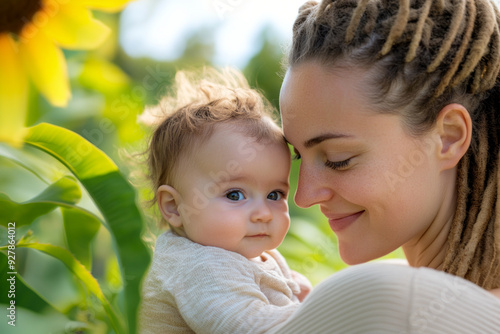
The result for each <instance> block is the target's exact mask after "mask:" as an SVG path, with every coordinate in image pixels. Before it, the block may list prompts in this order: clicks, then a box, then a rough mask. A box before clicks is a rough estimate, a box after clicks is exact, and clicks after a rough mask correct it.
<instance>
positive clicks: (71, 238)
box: [61, 207, 101, 270]
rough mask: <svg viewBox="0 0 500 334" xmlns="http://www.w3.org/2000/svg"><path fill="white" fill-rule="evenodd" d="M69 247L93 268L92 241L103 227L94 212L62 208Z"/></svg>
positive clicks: (88, 266)
mask: <svg viewBox="0 0 500 334" xmlns="http://www.w3.org/2000/svg"><path fill="white" fill-rule="evenodd" d="M61 212H62V216H63V221H64V231H65V233H66V241H67V244H68V248H69V250H70V251H71V253H73V255H74V256H75V257H76V258H77V259H78V261H80V263H81V264H83V265H84V266H85V268H87V270H90V269H91V266H92V256H91V250H90V243H91V241H92V240H93V239H94V237H95V235H96V233H97V231H99V228H100V227H101V222H100V221H99V220H98V219H97V218H96V217H95V216H94V215H92V214H90V213H88V212H86V211H83V210H78V209H74V208H64V207H62V208H61Z"/></svg>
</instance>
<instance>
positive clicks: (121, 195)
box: [25, 123, 150, 333]
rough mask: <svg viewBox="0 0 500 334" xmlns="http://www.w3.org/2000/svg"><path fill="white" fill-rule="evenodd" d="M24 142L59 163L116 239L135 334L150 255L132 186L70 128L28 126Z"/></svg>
mask: <svg viewBox="0 0 500 334" xmlns="http://www.w3.org/2000/svg"><path fill="white" fill-rule="evenodd" d="M25 141H26V143H27V144H29V145H32V146H34V147H37V148H39V149H40V150H43V151H45V152H47V153H48V154H50V155H52V156H53V157H55V158H56V159H58V160H59V161H60V162H62V163H63V164H64V165H65V166H66V167H67V168H68V169H69V170H70V171H71V172H72V173H73V174H74V175H75V176H76V177H77V178H78V180H79V181H80V182H81V183H82V184H83V186H84V187H85V188H86V190H87V192H88V193H89V194H90V196H91V197H92V199H93V200H94V202H95V203H96V205H97V207H98V208H99V210H100V211H101V213H102V215H103V217H104V219H105V221H106V223H107V227H108V228H109V230H110V232H111V235H112V236H113V238H114V240H115V242H116V247H117V251H118V258H119V261H120V265H121V268H122V276H123V280H124V287H125V288H124V289H125V298H126V313H127V315H126V316H127V320H128V325H129V332H130V333H135V331H136V317H137V307H138V305H139V302H140V283H141V279H142V276H143V275H144V273H145V271H146V269H147V267H148V265H149V261H150V254H149V252H148V250H147V248H146V246H145V245H144V243H143V242H142V240H141V232H142V225H143V219H142V216H141V214H140V211H139V209H138V208H137V205H136V203H135V191H134V189H133V188H132V186H131V185H130V184H129V183H128V182H127V181H126V179H125V178H124V177H123V176H122V175H121V174H120V172H119V171H118V167H117V166H116V165H115V164H114V163H113V161H112V160H111V159H110V158H109V157H108V156H106V155H105V154H104V153H103V152H102V151H100V150H99V149H98V148H96V147H95V146H93V145H92V144H91V143H90V142H88V141H87V140H85V139H84V138H82V137H81V136H79V135H77V134H76V133H74V132H72V131H69V130H66V129H64V128H61V127H58V126H55V125H51V124H45V123H42V124H39V125H37V126H34V127H32V128H30V129H29V132H28V135H27V136H26V139H25Z"/></svg>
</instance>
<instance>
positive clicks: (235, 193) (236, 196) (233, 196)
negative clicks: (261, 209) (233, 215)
mask: <svg viewBox="0 0 500 334" xmlns="http://www.w3.org/2000/svg"><path fill="white" fill-rule="evenodd" d="M226 197H227V198H228V199H230V200H231V201H242V200H244V199H245V195H243V193H242V192H241V191H240V190H231V191H230V192H228V193H227V194H226Z"/></svg>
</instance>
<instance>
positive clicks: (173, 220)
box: [156, 184, 182, 227]
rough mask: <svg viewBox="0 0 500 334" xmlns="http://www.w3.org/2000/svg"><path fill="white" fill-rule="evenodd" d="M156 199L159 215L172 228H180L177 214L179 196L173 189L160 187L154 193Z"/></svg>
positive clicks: (179, 219) (180, 223)
mask: <svg viewBox="0 0 500 334" xmlns="http://www.w3.org/2000/svg"><path fill="white" fill-rule="evenodd" d="M156 199H157V202H158V208H159V209H160V212H161V215H162V216H163V218H165V220H166V221H168V222H169V223H170V225H172V226H173V227H181V226H182V220H181V216H180V214H179V204H180V203H179V200H180V195H179V193H178V192H177V190H175V189H174V188H173V187H171V186H169V185H166V184H164V185H161V186H160V187H158V190H157V191H156Z"/></svg>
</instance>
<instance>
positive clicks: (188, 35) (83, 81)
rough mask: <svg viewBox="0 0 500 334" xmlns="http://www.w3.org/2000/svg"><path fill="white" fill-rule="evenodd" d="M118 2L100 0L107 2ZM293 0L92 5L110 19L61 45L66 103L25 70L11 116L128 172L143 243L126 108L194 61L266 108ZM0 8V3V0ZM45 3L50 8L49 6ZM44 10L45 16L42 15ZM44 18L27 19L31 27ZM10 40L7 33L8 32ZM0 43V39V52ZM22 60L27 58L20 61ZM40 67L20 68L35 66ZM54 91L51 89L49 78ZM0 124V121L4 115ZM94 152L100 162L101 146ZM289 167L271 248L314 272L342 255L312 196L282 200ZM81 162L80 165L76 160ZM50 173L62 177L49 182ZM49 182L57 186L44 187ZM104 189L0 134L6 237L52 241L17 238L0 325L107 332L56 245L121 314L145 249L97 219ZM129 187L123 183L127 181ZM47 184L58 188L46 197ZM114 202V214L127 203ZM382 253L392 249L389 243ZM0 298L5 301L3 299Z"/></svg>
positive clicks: (274, 90) (146, 223) (105, 319)
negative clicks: (278, 241) (280, 222)
mask: <svg viewBox="0 0 500 334" xmlns="http://www.w3.org/2000/svg"><path fill="white" fill-rule="evenodd" d="M89 2H90V3H92V1H89ZM105 2H107V1H105V0H103V1H102V3H105ZM126 2H127V1H126V0H109V3H126ZM57 3H61V4H62V3H67V1H66V0H65V1H62V0H61V1H60V2H57V1H56V4H57ZM96 3H99V2H96ZM302 3H303V1H302V0H137V1H131V2H130V3H129V4H128V5H127V6H126V7H125V9H124V10H123V11H122V12H119V13H109V12H106V11H97V10H94V11H93V12H92V13H93V16H94V17H95V18H96V19H97V20H99V21H101V22H103V23H104V24H105V25H106V26H108V27H109V28H110V29H111V31H110V34H109V36H108V37H107V38H106V39H105V40H104V42H102V43H100V44H99V46H98V47H92V48H84V50H82V49H81V48H64V47H62V46H61V48H62V50H63V53H62V54H61V55H63V56H64V57H61V58H64V61H65V62H64V64H63V65H64V69H66V68H67V73H66V72H65V71H63V72H64V75H65V78H64V79H65V80H67V81H68V82H69V85H70V87H71V89H70V92H71V98H70V99H69V100H68V101H67V104H66V101H62V102H60V103H54V101H53V100H51V99H50V98H49V97H48V95H47V91H49V92H50V90H51V89H52V88H53V87H51V85H50V84H47V83H45V82H42V84H40V83H39V82H36V80H32V79H31V80H27V81H26V82H29V84H27V85H28V90H27V94H26V97H25V99H26V101H24V100H22V101H21V103H17V102H19V101H17V100H16V101H14V99H13V101H14V102H16V103H17V104H15V105H16V106H18V107H19V108H21V109H20V110H21V111H23V110H24V114H23V115H24V116H25V120H22V122H23V123H24V124H25V125H26V126H27V127H32V126H35V125H37V124H40V123H49V124H53V125H56V126H58V127H60V128H59V130H58V131H59V132H61V133H63V135H60V138H70V137H67V136H70V135H72V134H74V133H76V134H78V135H80V136H81V137H83V138H84V139H85V140H87V141H88V142H90V143H91V144H92V145H93V147H94V148H95V151H96V152H97V151H98V150H102V151H103V152H104V153H105V154H106V155H108V156H109V157H110V158H111V159H112V160H113V162H114V163H115V164H116V165H117V167H118V168H119V171H120V172H121V174H122V175H123V178H124V179H126V180H128V181H130V182H131V184H133V186H134V189H135V191H136V193H137V203H139V204H138V207H139V210H140V211H141V213H142V215H143V219H142V220H143V221H141V219H138V220H137V221H136V222H130V223H135V224H136V226H137V227H139V228H142V229H143V236H142V239H143V241H144V243H145V244H146V246H147V252H149V254H151V253H152V250H153V245H154V241H155V236H156V235H157V234H158V233H161V230H159V229H158V228H157V225H156V221H155V215H157V212H155V211H154V210H151V209H150V208H148V207H146V206H145V205H144V203H145V202H146V201H147V200H148V199H150V195H151V194H150V189H148V187H147V185H146V184H145V183H144V182H143V181H142V179H141V178H140V177H137V174H140V172H141V170H144V167H143V166H142V165H141V160H140V157H139V156H136V155H133V154H134V153H137V152H140V151H141V150H143V149H144V145H145V143H146V139H147V134H148V132H147V129H145V128H143V127H141V126H140V125H138V124H137V116H138V115H139V114H140V113H141V112H142V111H143V109H144V107H145V106H148V105H152V104H156V103H157V102H158V101H159V100H160V99H161V97H162V96H163V95H164V94H165V92H166V91H167V90H168V88H169V87H170V85H171V84H172V80H173V78H174V75H175V73H176V71H178V70H183V69H189V70H196V69H201V68H202V67H204V66H220V67H224V66H233V67H236V68H238V69H240V70H241V71H242V72H243V73H244V74H245V76H246V77H247V79H248V80H249V82H250V84H251V85H252V86H253V87H256V88H258V89H259V90H261V91H262V92H263V93H264V95H265V96H266V97H267V98H268V99H269V100H270V101H271V103H272V104H273V105H274V106H275V107H276V109H278V108H279V106H278V97H279V91H280V87H281V81H282V75H283V70H282V60H283V57H284V54H285V51H284V50H286V48H287V45H288V44H289V43H290V41H291V31H292V25H293V22H294V19H295V16H296V14H297V11H298V8H299V7H300V5H301V4H302ZM2 8H3V7H2V6H0V10H2ZM0 14H2V13H0ZM49 14H50V15H52V14H54V15H57V14H58V7H57V6H56V8H55V11H54V12H53V13H49ZM49 14H48V19H49V20H50V19H52V16H50V15H49ZM44 27H45V26H44V25H43V24H40V25H39V28H41V29H43V28H44ZM64 28H65V27H62V30H64ZM72 28H74V27H72ZM0 33H2V31H1V30H0ZM9 34H10V33H9ZM12 40H13V41H15V42H16V43H17V42H18V41H19V40H20V38H19V37H14V38H13V39H12ZM51 43H52V42H51ZM2 45H3V47H5V45H7V44H1V45H0V49H1V47H2ZM58 46H60V45H58V44H57V43H56V47H58ZM35 51H36V50H35ZM3 52H4V50H0V57H1V56H3V55H4V54H3ZM13 54H15V53H13ZM46 54H47V53H46V52H45V51H43V50H39V52H38V53H34V56H35V57H36V58H38V60H41V61H40V63H42V64H43V62H44V57H47V56H46ZM16 55H17V54H16ZM0 59H1V58H0ZM14 63H15V62H14ZM0 66H2V63H0ZM47 66H48V65H45V67H47ZM25 67H26V68H27V67H29V66H26V64H25ZM46 69H47V68H42V69H41V70H40V69H38V72H36V71H35V70H36V69H35V70H33V69H31V71H32V72H34V73H35V75H36V74H40V73H41V72H40V71H43V70H46ZM5 70H6V69H5V68H4V69H3V71H5ZM21 70H22V71H20V72H19V73H21V74H23V75H24V70H25V68H21ZM26 72H28V71H27V69H26ZM46 72H47V71H46ZM48 72H49V73H50V71H48ZM32 74H33V73H32ZM2 75H4V73H2V71H0V79H2V78H3V77H2ZM12 78H14V77H12ZM2 80H3V79H2ZM3 82H6V81H5V80H4V81H3ZM12 82H13V81H12ZM1 83H2V81H0V94H2V92H3V93H4V94H5V91H2V89H10V88H11V87H9V85H11V82H9V83H8V84H4V86H2V85H1ZM44 84H45V86H44ZM55 91H56V93H58V91H57V89H55ZM63 93H64V91H63ZM63 95H64V94H63ZM4 96H5V95H4ZM23 96H24V95H23ZM63 97H64V96H63ZM63 100H64V99H63ZM0 102H2V101H0ZM24 102H26V103H24ZM0 106H1V104H0ZM23 108H24V109H23ZM9 111H10V109H9ZM0 112H1V113H2V116H3V117H5V115H7V114H8V112H7V111H6V110H0ZM4 119H7V118H2V120H4ZM12 119H13V118H12ZM14 121H15V120H14ZM2 122H3V121H2ZM5 124H6V123H4V124H3V125H4V127H5ZM18 125H19V124H18ZM22 125H23V124H20V126H22ZM0 126H2V124H0ZM5 129H7V130H8V127H5ZM66 130H69V131H66ZM65 131H66V132H68V133H69V134H68V133H66V132H65ZM59 132H58V133H59ZM0 135H1V134H0ZM58 136H59V134H58ZM72 138H73V137H72ZM9 139H10V138H6V137H4V138H3V141H7V142H8V141H9ZM17 140H18V142H17V143H19V141H22V140H23V136H21V135H20V136H18V139H17ZM75 140H76V139H75ZM0 141H1V140H0ZM77 142H78V141H77ZM56 144H57V145H56V146H57V149H61V150H64V149H65V145H68V144H67V143H66V141H65V140H62V139H61V140H59V141H58V142H57V143H56ZM71 149H73V150H74V152H73V151H70V153H76V155H73V156H72V157H73V158H79V157H85V156H86V154H87V151H81V150H80V151H79V150H78V148H74V147H72V148H71ZM96 152H94V153H96ZM97 153H98V152H97ZM97 153H96V154H97ZM77 160H78V159H77ZM101 161H103V163H104V162H106V163H111V162H110V161H107V160H106V159H105V158H102V157H101ZM69 163H71V161H70V162H69ZM90 167H92V166H89V168H90ZM298 167H299V163H298V161H296V162H294V163H293V164H292V173H291V180H290V181H291V186H292V191H291V196H290V215H291V218H292V224H291V228H290V231H289V233H288V235H287V237H286V239H285V241H284V243H283V244H282V245H281V246H280V248H279V250H280V251H281V252H282V254H283V255H284V256H285V257H286V259H287V261H288V264H289V265H290V267H291V268H292V269H294V270H296V271H298V272H301V273H302V274H304V275H305V276H307V277H308V278H309V279H310V280H311V282H312V283H313V284H317V283H318V282H320V281H321V280H323V279H324V278H326V277H328V276H329V275H331V274H332V273H334V272H335V271H338V270H340V269H342V268H344V267H345V266H346V265H345V264H344V263H343V262H342V261H341V259H340V257H339V255H338V252H337V247H336V240H335V237H334V235H333V233H332V231H331V230H330V229H329V227H328V224H327V221H326V219H325V218H324V217H323V216H322V214H321V213H320V212H319V210H318V208H316V207H315V208H310V209H306V210H304V209H299V208H297V207H296V206H295V204H294V203H293V193H294V189H295V187H296V184H297V174H298ZM97 169H99V168H97ZM85 171H86V168H83V172H85ZM73 172H74V171H73ZM138 172H139V173H138ZM76 176H77V175H76ZM61 179H63V180H64V181H65V183H64V184H62V183H57V182H59V181H60V180H61ZM56 181H57V182H56ZM108 181H109V180H108ZM49 187H52V188H51V189H56V190H57V191H56V192H52V193H50V192H49V193H47V192H46V190H47V189H48V188H49ZM106 190H107V192H109V195H108V194H107V193H106V192H104V193H102V194H98V196H96V194H94V193H92V191H89V189H87V188H86V185H85V184H84V180H82V179H81V178H79V177H78V176H77V177H76V178H75V175H74V173H72V172H71V171H70V169H68V166H67V165H63V164H61V163H60V162H59V161H57V160H56V159H55V158H54V157H53V156H51V155H49V154H47V153H46V152H42V151H40V150H38V149H36V147H33V146H30V145H24V146H22V147H17V146H16V145H13V146H10V145H9V144H7V143H0V220H2V221H4V222H7V221H9V220H10V219H12V218H11V217H10V216H9V215H10V214H11V212H9V210H6V209H5V208H6V207H7V208H17V209H16V210H18V211H17V216H16V217H21V218H19V219H21V221H20V222H18V228H16V239H17V241H19V239H21V237H23V236H27V238H26V239H25V242H35V243H43V244H50V245H53V246H54V247H59V248H57V249H58V251H57V252H56V253H55V255H56V256H48V255H47V254H45V253H43V252H39V251H37V250H34V249H28V248H29V247H25V248H21V247H19V248H18V249H17V251H16V265H17V271H18V281H17V282H18V291H17V293H18V297H16V298H18V299H17V302H18V310H17V312H18V317H19V318H18V319H19V322H18V324H17V326H16V328H15V330H14V331H12V327H10V326H9V325H7V322H6V321H1V322H0V333H98V334H100V333H103V334H104V333H113V332H114V331H113V329H112V328H113V324H112V321H110V316H109V310H106V309H103V306H102V300H100V299H99V300H98V299H97V298H96V297H95V294H93V293H91V292H90V291H89V284H93V281H92V280H82V279H81V278H77V277H76V276H75V274H74V272H72V271H71V268H70V269H68V265H64V264H63V263H61V261H60V260H61V259H60V257H61V256H60V254H63V253H64V254H66V253H65V252H66V250H67V251H70V252H72V253H73V254H74V256H75V257H76V259H72V260H71V261H73V262H71V263H72V264H75V262H76V260H78V261H80V262H82V263H84V264H85V265H86V267H87V269H88V272H89V273H91V274H92V276H93V277H95V279H96V282H97V283H98V286H99V288H100V289H101V290H102V293H103V294H104V296H105V297H106V298H107V300H108V301H109V304H110V305H111V307H112V308H114V309H115V310H116V313H117V318H118V319H121V320H123V322H124V323H125V322H127V321H128V322H129V325H130V319H128V320H127V316H126V309H127V308H128V309H132V311H133V308H135V307H137V304H138V300H137V298H138V297H137V298H136V299H130V298H129V299H125V297H124V290H125V289H126V286H125V285H124V280H125V279H129V278H125V279H124V276H123V273H124V268H125V269H127V270H131V271H134V270H136V272H137V271H140V272H141V274H142V273H143V268H145V266H146V265H147V260H148V259H147V256H145V257H144V258H141V259H139V262H142V263H139V264H137V262H135V263H133V261H129V262H127V260H131V259H132V257H127V256H124V254H125V253H126V252H131V253H126V254H135V253H134V252H136V251H138V250H137V249H136V248H134V247H136V246H137V245H135V246H133V245H132V242H131V241H130V244H129V241H128V240H125V241H124V240H122V241H120V242H118V241H117V239H116V234H117V232H116V231H118V232H119V227H120V226H118V227H115V228H116V231H115V230H112V229H110V226H109V221H106V219H105V218H103V217H104V216H106V213H105V211H106V210H104V209H103V208H102V207H100V206H99V204H100V203H101V202H100V201H98V200H99V199H100V200H102V201H105V200H106V199H107V197H109V196H111V195H112V194H114V193H115V194H116V192H117V191H119V190H117V189H113V187H110V189H106ZM130 191H131V192H132V195H134V193H133V190H132V188H131V190H130ZM40 194H43V195H44V196H45V197H43V196H42V197H43V198H44V201H41V200H40V199H41V197H40ZM54 194H55V195H57V196H59V197H57V196H56V197H57V198H55V199H53V198H52V197H50V196H55V195H54ZM63 195H64V196H66V195H67V196H66V197H64V196H63ZM47 196H48V197H47ZM62 197H64V201H65V202H64V201H63V202H58V203H56V204H57V205H54V206H53V207H51V209H50V210H49V209H46V208H47V202H50V203H51V201H55V200H61V198H62ZM132 202H133V200H132ZM26 203H28V204H29V205H33V206H34V207H36V208H45V209H44V210H45V211H43V210H41V211H40V213H39V214H35V213H33V212H34V210H32V208H33V206H28V204H26ZM2 205H3V206H2ZM108 205H109V206H112V204H108ZM68 207H69V208H70V209H71V210H73V211H71V210H69V211H71V212H73V214H72V215H71V214H69V213H68V210H67V209H68ZM130 207H131V208H132V207H133V203H132V206H130ZM42 211H43V212H42ZM103 212H104V213H103ZM75 214H76V216H75ZM121 214H122V215H125V216H126V215H127V212H125V213H123V212H121ZM68 217H70V218H71V219H69V218H68ZM28 218H30V220H29V221H28ZM23 219H24V221H23ZM75 222H76V223H78V224H76V223H75ZM72 223H75V224H73V227H74V226H80V228H81V229H80V230H79V229H76V230H75V229H72V227H71V226H72V225H71V224H72ZM91 223H92V224H91ZM21 225H22V226H21ZM90 226H91V228H90ZM4 227H6V226H3V225H2V226H0V247H2V246H4V247H5V245H7V243H8V236H7V229H6V228H4ZM83 234H85V235H86V241H85V242H81V239H82V237H81V236H82V235H83ZM137 234H138V233H137ZM135 237H136V240H134V242H138V243H140V239H139V238H140V236H139V235H136V236H135ZM76 240H78V241H80V244H79V245H77V246H78V247H75V245H74V243H75V241H76ZM360 247H362V245H360ZM117 249H119V250H120V251H118V250H117ZM120 252H125V253H120ZM68 254H69V252H68ZM0 255H1V254H0ZM146 255H147V254H146ZM58 256H59V257H58ZM391 256H399V257H400V256H401V253H396V254H395V255H391ZM6 259H7V258H6V257H5V256H3V257H0V260H2V261H3V262H0V265H6V263H7V262H6ZM135 260H136V259H135ZM69 267H71V266H69ZM0 269H1V267H0ZM2 275H4V276H2V277H0V278H1V279H2V281H3V282H5V279H6V276H5V275H6V271H3V272H2ZM134 279H136V280H135V281H133V282H132V283H134V284H139V279H140V277H137V278H134ZM89 282H90V283H89ZM2 286H3V285H2ZM8 303H9V300H8V299H7V296H6V294H4V293H3V292H2V295H0V304H8ZM131 307H132V308H131ZM2 308H3V309H5V308H4V305H2ZM129 318H130V317H129ZM4 319H5V318H4ZM21 319H22V320H21ZM132 326H135V324H132ZM115 332H116V331H115Z"/></svg>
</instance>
